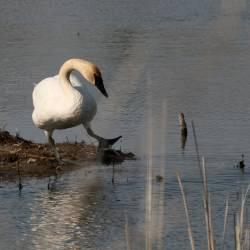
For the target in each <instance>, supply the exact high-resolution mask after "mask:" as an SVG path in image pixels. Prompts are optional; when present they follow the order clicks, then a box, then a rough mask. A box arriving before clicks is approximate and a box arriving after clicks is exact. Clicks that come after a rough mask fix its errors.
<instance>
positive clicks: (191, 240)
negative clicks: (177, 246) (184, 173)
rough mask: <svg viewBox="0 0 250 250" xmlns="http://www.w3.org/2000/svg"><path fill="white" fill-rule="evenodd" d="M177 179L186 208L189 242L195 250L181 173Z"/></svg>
mask: <svg viewBox="0 0 250 250" xmlns="http://www.w3.org/2000/svg"><path fill="white" fill-rule="evenodd" d="M177 179H178V182H179V186H180V190H181V194H182V199H183V204H184V208H185V214H186V220H187V224H188V236H189V240H190V245H191V249H192V250H195V244H194V238H193V233H192V227H191V222H190V218H189V213H188V205H187V200H186V194H185V191H184V188H183V185H182V181H181V177H180V174H179V173H177Z"/></svg>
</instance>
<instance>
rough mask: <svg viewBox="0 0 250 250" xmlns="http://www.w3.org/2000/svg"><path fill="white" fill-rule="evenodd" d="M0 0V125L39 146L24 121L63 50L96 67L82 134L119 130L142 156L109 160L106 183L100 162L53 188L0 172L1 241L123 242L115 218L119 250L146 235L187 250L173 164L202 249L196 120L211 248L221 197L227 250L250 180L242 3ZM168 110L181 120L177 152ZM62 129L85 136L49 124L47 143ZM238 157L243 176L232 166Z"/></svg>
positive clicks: (66, 134)
mask: <svg viewBox="0 0 250 250" xmlns="http://www.w3.org/2000/svg"><path fill="white" fill-rule="evenodd" d="M0 3H1V6H2V9H1V13H0V37H1V43H0V55H1V61H0V66H1V67H0V75H1V84H0V93H1V94H0V111H1V116H0V126H1V127H4V126H6V128H7V129H8V130H10V131H11V132H12V133H15V132H16V131H18V132H19V133H20V134H21V136H23V137H25V138H29V139H32V140H35V141H42V142H44V141H45V138H44V135H43V133H42V132H41V131H39V130H38V129H37V128H35V127H34V125H33V124H32V121H31V113H32V99H31V94H32V89H33V83H37V82H39V81H40V80H41V79H43V78H45V77H47V76H52V75H55V74H57V71H58V68H59V67H60V65H61V64H62V62H64V61H65V60H66V59H68V58H69V57H80V58H81V57H82V58H87V59H89V60H91V61H93V62H95V63H96V64H97V65H98V66H99V67H100V68H101V70H102V73H103V78H104V83H105V86H106V89H107V91H108V93H109V96H110V97H109V98H108V99H105V98H104V97H102V96H101V95H100V94H99V93H98V92H97V91H96V90H93V92H94V95H95V96H96V98H97V99H98V114H97V116H96V117H95V119H94V121H93V124H92V126H93V128H94V130H95V131H96V132H97V133H99V134H101V135H103V136H105V137H114V136H117V135H120V134H121V135H123V137H124V138H123V140H122V142H121V143H120V144H119V143H118V144H117V147H118V148H119V147H120V146H121V147H122V149H123V150H125V151H126V150H127V151H132V152H135V153H136V154H137V155H138V156H139V157H140V159H139V160H138V161H136V162H126V163H124V164H122V166H120V167H116V172H115V185H112V182H111V178H112V167H105V166H101V165H91V166H89V167H87V168H83V169H80V170H77V171H74V172H72V173H68V174H65V175H63V176H58V177H57V178H53V177H52V178H51V183H52V184H51V185H52V186H53V187H52V190H48V188H47V186H48V181H49V180H48V179H25V180H24V188H23V190H22V192H21V193H19V192H18V189H17V186H16V183H13V182H8V181H6V180H4V179H2V180H1V189H0V197H1V201H2V202H1V203H0V221H1V229H0V232H1V233H0V248H1V249H127V246H126V234H125V231H126V230H125V227H126V225H127V228H128V230H127V231H128V238H129V242H130V244H131V249H144V248H145V244H146V235H151V236H150V237H151V239H152V242H151V243H152V246H153V249H190V248H189V242H188V235H187V229H186V222H185V217H184V210H183V204H182V200H181V196H180V191H179V187H178V185H177V180H176V171H177V170H179V171H180V172H181V175H182V178H183V180H184V185H185V188H186V190H187V196H188V197H187V198H188V201H189V207H190V213H191V216H192V225H193V230H194V235H195V241H196V245H197V248H198V249H206V238H205V228H204V219H203V213H202V202H201V184H200V177H199V171H198V167H197V160H196V156H195V147H194V141H193V137H192V129H191V123H190V122H191V120H194V122H195V126H196V133H197V137H198V144H199V150H200V153H201V155H204V156H205V157H206V161H207V172H208V178H209V187H210V191H211V193H212V204H213V215H214V221H215V228H214V230H215V233H216V236H217V240H216V243H217V244H218V247H219V246H220V241H221V237H222V229H223V213H224V212H223V211H224V203H225V199H226V197H227V196H228V195H229V197H230V217H229V227H228V230H229V232H228V234H227V237H226V240H227V242H228V245H227V246H226V249H233V237H232V234H233V227H232V225H233V213H234V212H235V209H236V206H237V200H238V196H239V193H241V190H242V188H245V187H246V185H247V184H248V183H249V180H250V178H249V176H250V171H249V169H248V168H249V164H248V159H249V155H250V149H249V144H250V136H249V135H250V133H249V132H250V119H249V117H250V116H249V113H250V101H249V98H248V95H249V94H248V93H249V92H250V85H249V79H250V71H249V65H250V43H249V40H250V14H249V13H250V8H249V4H248V3H247V1H246V0H239V1H237V2H236V1H234V0H222V1H216V0H212V1H207V0H203V1H200V0H191V1H171V0H168V1H161V0H160V1H149V0H148V1H141V0H139V1H136V2H135V1H129V0H127V1H123V2H118V1H114V0H111V1H103V2H100V1H85V2H83V1H76V0H75V1H64V0H63V1H53V3H52V1H47V0H46V1H32V3H31V2H29V1H22V2H14V1H8V2H6V1H0ZM77 32H79V35H77ZM179 112H184V114H185V116H186V121H187V123H188V131H189V133H188V140H187V144H186V147H185V150H184V151H183V150H182V149H181V143H180V131H179V128H178V113H179ZM66 138H68V139H69V140H72V141H73V140H75V138H77V139H78V140H82V139H84V140H85V141H86V142H88V143H91V142H94V141H93V140H92V139H90V138H89V137H88V136H87V135H86V132H85V131H83V129H82V128H81V127H79V128H74V129H69V130H67V131H57V132H55V139H56V141H64V140H66ZM242 153H244V154H245V160H246V165H247V166H246V170H245V173H244V174H243V173H242V172H241V171H239V170H238V169H235V168H233V166H234V165H235V164H236V162H237V161H239V160H240V156H241V154H242ZM148 166H152V177H153V181H152V186H151V185H150V183H148V175H147V170H148V169H147V168H148ZM156 175H162V176H163V177H164V179H163V181H162V182H160V183H159V182H157V181H156V179H155V176H156ZM150 187H151V188H152V190H151V191H152V196H148V194H149V193H151V192H149V191H150ZM148 199H151V201H152V203H150V204H151V205H152V207H151V209H152V216H151V217H150V218H151V220H150V223H149V222H148V220H147V219H148V218H149V217H148V216H147V215H148V209H149V208H150V206H149V204H148V203H147V201H148ZM126 221H127V224H126ZM148 223H149V224H150V225H149V224H148ZM150 228H151V229H152V230H150ZM10 242H12V244H13V245H11V246H10ZM151 243H150V244H151Z"/></svg>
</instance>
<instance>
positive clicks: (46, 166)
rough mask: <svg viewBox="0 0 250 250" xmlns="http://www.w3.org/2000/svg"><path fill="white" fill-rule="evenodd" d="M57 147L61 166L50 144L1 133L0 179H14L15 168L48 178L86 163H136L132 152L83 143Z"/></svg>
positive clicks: (28, 173)
mask: <svg viewBox="0 0 250 250" xmlns="http://www.w3.org/2000/svg"><path fill="white" fill-rule="evenodd" d="M57 148H58V151H59V153H60V155H61V157H62V159H63V161H64V165H62V166H58V163H57V161H56V159H55V157H54V154H53V152H52V150H51V148H50V146H49V145H47V144H42V143H34V142H32V141H29V140H26V139H24V138H21V137H19V136H13V135H11V134H10V133H9V132H8V131H0V176H9V177H11V176H13V177H14V176H17V175H18V169H19V172H20V173H21V175H22V176H50V175H52V174H55V172H58V171H59V172H64V171H70V170H73V169H76V168H79V167H82V166H83V165H84V163H86V164H87V162H93V161H98V162H102V163H105V164H112V163H120V162H123V161H124V160H135V155H134V154H133V153H124V152H122V151H120V150H113V149H108V150H102V151H100V150H97V147H96V146H94V145H87V144H85V143H78V142H75V143H68V142H67V143H58V144H57ZM86 164H85V165H86Z"/></svg>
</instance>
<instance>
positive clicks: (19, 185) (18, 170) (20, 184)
mask: <svg viewBox="0 0 250 250" xmlns="http://www.w3.org/2000/svg"><path fill="white" fill-rule="evenodd" d="M17 172H18V180H19V183H18V189H19V191H21V190H22V189H23V184H22V178H21V172H20V168H19V162H18V161H17Z"/></svg>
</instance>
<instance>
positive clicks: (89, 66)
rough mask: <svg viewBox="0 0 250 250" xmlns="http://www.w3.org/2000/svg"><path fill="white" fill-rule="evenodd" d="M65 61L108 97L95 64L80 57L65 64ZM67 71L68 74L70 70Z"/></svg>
mask: <svg viewBox="0 0 250 250" xmlns="http://www.w3.org/2000/svg"><path fill="white" fill-rule="evenodd" d="M67 63H69V64H71V67H72V69H76V70H78V71H79V72H80V73H81V74H82V75H83V77H84V78H85V79H86V80H87V81H89V82H90V83H92V84H93V85H95V86H96V87H97V88H98V89H99V90H100V92H101V93H102V94H103V95H104V96H106V97H108V93H107V91H106V89H105V87H104V84H103V80H102V74H101V71H100V70H99V68H98V67H97V66H96V65H95V64H93V63H91V62H89V61H86V60H82V59H71V60H69V61H68V62H66V63H65V64H67ZM68 73H69V74H70V71H69V72H68Z"/></svg>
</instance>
